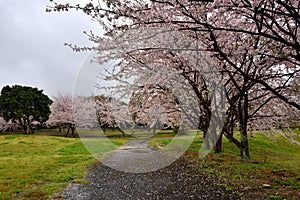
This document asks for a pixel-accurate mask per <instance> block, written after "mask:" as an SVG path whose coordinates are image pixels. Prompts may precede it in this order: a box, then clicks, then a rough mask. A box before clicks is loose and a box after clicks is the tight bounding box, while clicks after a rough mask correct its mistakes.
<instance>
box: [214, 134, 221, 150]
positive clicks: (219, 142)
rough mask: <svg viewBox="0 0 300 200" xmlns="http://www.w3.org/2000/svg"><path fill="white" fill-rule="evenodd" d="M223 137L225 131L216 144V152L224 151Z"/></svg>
mask: <svg viewBox="0 0 300 200" xmlns="http://www.w3.org/2000/svg"><path fill="white" fill-rule="evenodd" d="M222 137H223V133H221V135H220V137H219V139H218V141H217V143H216V145H215V146H214V150H215V153H221V152H222Z"/></svg>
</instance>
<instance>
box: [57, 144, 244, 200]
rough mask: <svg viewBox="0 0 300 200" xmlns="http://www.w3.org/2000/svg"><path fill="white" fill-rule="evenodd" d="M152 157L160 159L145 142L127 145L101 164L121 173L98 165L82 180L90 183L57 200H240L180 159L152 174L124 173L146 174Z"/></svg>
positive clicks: (74, 186)
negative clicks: (61, 199)
mask: <svg viewBox="0 0 300 200" xmlns="http://www.w3.org/2000/svg"><path fill="white" fill-rule="evenodd" d="M154 155H155V156H161V155H160V153H159V151H155V150H154V149H152V148H151V147H149V146H148V145H147V141H143V140H134V141H130V142H128V143H126V144H125V145H123V146H121V147H120V148H119V149H118V150H116V151H114V152H113V153H112V154H111V155H110V156H108V158H107V159H106V160H105V161H103V163H105V164H106V165H109V166H113V168H116V169H118V167H121V166H123V168H122V169H124V171H119V170H116V169H113V168H110V167H107V166H106V165H104V164H103V163H97V164H95V165H93V166H92V167H91V170H90V172H89V173H88V174H87V176H86V177H85V179H87V180H88V181H89V183H88V184H82V185H81V184H75V185H71V186H69V188H67V189H66V190H65V191H64V193H63V194H62V195H60V196H59V197H58V198H64V199H74V200H75V199H76V200H80V199H86V200H88V199H109V200H126V199H128V200H129V199H130V200H133V199H140V200H142V199H149V200H150V199H162V200H163V199H172V200H174V199H179V200H180V199H214V200H215V199H240V197H239V196H238V195H237V194H236V193H234V191H226V190H225V188H224V187H220V186H218V185H217V184H216V183H217V182H218V180H217V178H216V177H213V176H211V175H210V176H208V175H207V174H206V173H205V172H203V171H199V169H195V168H192V167H189V162H188V161H187V160H185V159H183V158H180V159H178V160H177V161H176V162H174V163H172V164H171V165H169V166H167V167H165V168H162V169H159V170H156V171H152V172H147V173H131V172H126V171H127V170H128V171H132V167H133V168H134V171H139V170H145V169H146V170H149V168H147V164H146V165H145V163H147V162H148V163H150V162H149V161H151V160H153V159H154V160H155V159H156V158H155V157H154ZM131 163H133V164H131ZM120 169H121V168H120ZM126 169H127V170H126ZM150 171H151V168H150Z"/></svg>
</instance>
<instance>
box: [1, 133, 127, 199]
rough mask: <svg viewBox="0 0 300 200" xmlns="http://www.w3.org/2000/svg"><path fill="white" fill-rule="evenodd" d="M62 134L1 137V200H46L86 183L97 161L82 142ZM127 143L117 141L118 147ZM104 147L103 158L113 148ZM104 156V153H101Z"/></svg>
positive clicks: (102, 146) (120, 140) (115, 140)
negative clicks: (90, 165) (18, 199)
mask: <svg viewBox="0 0 300 200" xmlns="http://www.w3.org/2000/svg"><path fill="white" fill-rule="evenodd" d="M51 134H52V135H59V133H58V131H55V130H54V131H52V132H49V131H42V132H38V133H36V135H21V134H6V135H0V145H1V149H0V199H15V198H21V199H46V198H47V197H49V195H51V194H52V193H55V192H59V191H61V190H62V189H63V188H64V187H66V185H67V184H68V183H76V182H82V177H83V176H84V175H85V174H86V173H87V171H88V168H87V166H88V165H89V164H91V163H93V162H95V161H96V159H95V158H94V157H93V156H92V155H91V154H90V152H89V151H88V150H87V149H86V148H85V146H84V145H83V144H82V142H81V139H79V138H66V137H59V136H49V135H51ZM126 141H127V140H125V139H118V138H115V139H114V143H115V144H116V145H122V144H123V143H124V142H126ZM105 145H107V144H106V143H103V144H102V145H101V149H100V150H101V151H102V156H104V155H105V153H107V151H108V150H109V149H110V148H106V146H105ZM100 153H101V152H100Z"/></svg>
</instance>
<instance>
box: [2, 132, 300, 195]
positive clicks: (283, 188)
mask: <svg viewBox="0 0 300 200" xmlns="http://www.w3.org/2000/svg"><path fill="white" fill-rule="evenodd" d="M84 131H86V132H84ZM81 132H82V134H83V135H87V138H86V139H87V140H90V139H93V137H94V136H95V135H96V134H97V132H96V130H91V131H87V130H81ZM50 135H52V136H50ZM62 136H63V135H62V133H59V132H58V131H57V130H52V131H49V130H46V131H38V132H37V133H35V135H22V134H3V135H0V144H1V149H0V199H16V198H18V199H46V198H48V197H49V196H50V195H51V194H53V193H56V192H60V191H62V189H63V188H64V187H66V186H67V184H69V183H81V182H84V181H83V179H82V178H83V177H84V175H85V174H86V173H87V171H88V167H87V166H88V165H90V164H91V163H94V162H96V161H97V159H96V158H95V157H93V155H91V153H90V152H89V151H88V150H87V149H86V147H85V146H84V145H83V143H82V141H84V140H83V139H80V138H66V137H62ZM106 136H107V137H108V138H110V140H111V141H113V143H114V145H116V146H120V145H122V144H124V143H125V142H127V141H128V140H130V139H151V140H152V141H151V145H152V146H156V147H160V148H161V147H163V146H165V145H167V144H169V143H170V141H171V140H172V139H174V134H173V133H172V132H171V131H162V132H161V133H159V134H156V135H154V136H152V137H145V138H140V137H135V136H132V135H131V136H128V137H122V135H121V133H118V132H116V131H115V132H113V131H108V132H107V133H106ZM91 141H92V142H91V144H92V145H91V147H93V141H94V140H91ZM178 142H180V141H179V140H178ZM84 143H85V145H86V144H89V143H86V142H84ZM202 143H203V142H202V140H201V135H197V137H196V139H195V140H194V141H193V143H192V145H191V146H190V147H189V149H188V151H187V152H186V154H185V156H186V157H187V158H189V159H190V160H191V161H192V162H191V165H194V166H192V167H197V168H199V170H205V171H207V172H208V173H211V174H218V175H219V177H222V178H223V179H224V183H223V184H221V185H220V187H226V189H228V190H231V189H232V188H234V187H238V188H237V189H239V190H240V191H242V192H243V193H245V194H248V196H249V195H250V196H249V199H257V198H256V196H253V195H254V194H261V195H266V197H267V198H268V199H281V198H282V197H287V196H288V197H289V198H288V199H298V198H299V199H300V193H299V191H300V146H297V145H295V144H290V143H289V142H288V141H287V140H286V139H284V138H282V137H281V136H276V137H275V140H271V139H269V138H267V137H265V136H264V135H263V134H261V133H256V134H255V135H254V137H251V138H249V144H250V153H251V161H250V162H242V161H241V160H240V158H239V152H238V149H237V148H236V147H235V146H234V145H233V144H232V143H230V142H228V141H227V140H226V139H225V138H224V144H223V152H222V153H220V154H215V153H213V152H211V153H210V154H209V155H208V156H206V157H205V158H204V159H199V158H198V153H199V148H200V146H201V145H202ZM96 146H97V148H95V152H97V158H103V157H104V156H105V154H106V153H107V152H109V151H111V150H112V148H111V146H109V145H108V144H107V143H106V142H103V143H101V141H100V143H99V141H98V142H97V145H96ZM99 146H101V148H98V147H99ZM89 149H90V150H92V151H93V148H89ZM263 184H269V185H270V186H271V188H270V189H264V188H262V185H263ZM251 195H252V196H251Z"/></svg>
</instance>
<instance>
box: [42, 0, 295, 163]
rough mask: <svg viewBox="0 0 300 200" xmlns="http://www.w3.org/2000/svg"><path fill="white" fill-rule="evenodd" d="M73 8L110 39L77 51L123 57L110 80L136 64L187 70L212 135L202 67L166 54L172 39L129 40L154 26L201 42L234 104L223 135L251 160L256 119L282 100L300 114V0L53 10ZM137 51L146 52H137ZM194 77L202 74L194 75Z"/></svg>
mask: <svg viewBox="0 0 300 200" xmlns="http://www.w3.org/2000/svg"><path fill="white" fill-rule="evenodd" d="M70 8H76V9H81V10H82V11H83V12H85V13H86V14H88V15H91V17H93V18H94V19H96V20H97V21H99V23H100V24H101V26H102V27H103V28H104V29H105V31H106V36H104V37H98V36H95V35H94V34H93V33H90V34H88V36H89V37H90V39H91V40H92V41H94V42H96V44H97V45H98V46H97V47H94V48H86V47H84V48H79V47H77V46H72V45H69V46H70V47H72V48H73V49H74V50H77V51H80V50H89V49H95V50H98V51H100V52H103V51H105V54H103V55H102V57H101V56H100V57H101V58H99V61H100V62H105V61H108V60H112V59H115V60H117V59H122V62H121V63H120V64H119V65H118V66H117V67H118V68H119V69H120V73H116V74H114V75H112V76H110V78H112V79H114V80H116V79H118V78H119V77H118V76H120V74H123V75H124V74H125V75H126V74H129V73H132V74H135V73H137V71H138V70H135V71H133V70H128V69H129V68H130V67H131V68H133V67H135V68H137V64H138V65H140V64H141V63H142V64H145V63H153V60H164V61H165V60H169V61H170V62H169V63H168V66H169V67H170V66H172V67H173V68H176V69H177V70H182V72H183V73H182V75H184V76H185V79H186V80H188V82H189V84H190V85H194V86H197V88H196V87H194V92H196V93H197V94H198V95H197V97H198V99H199V102H201V104H200V105H201V106H199V108H200V110H203V112H201V113H206V114H205V115H203V116H204V117H203V119H204V120H201V122H204V124H202V125H200V126H199V128H200V129H201V127H202V128H203V127H204V128H203V130H204V132H205V130H207V126H208V124H209V123H208V122H205V121H206V120H208V121H209V120H210V121H211V119H214V118H215V117H216V116H214V115H212V112H211V105H210V103H211V102H212V101H211V99H210V98H205V95H203V92H204V93H205V91H206V88H205V87H203V84H204V83H205V82H204V83H203V82H202V85H201V87H199V81H198V82H197V81H195V78H196V79H197V77H203V75H200V76H199V72H198V73H197V71H196V70H195V69H194V70H193V64H195V63H192V64H191V63H188V64H187V63H186V62H184V60H186V59H183V58H188V56H187V55H182V53H178V52H176V53H174V51H166V48H165V47H169V45H168V43H167V42H168V41H170V37H169V38H168V37H164V36H163V37H156V39H158V40H159V41H160V44H159V45H158V46H155V47H154V46H153V44H152V45H144V46H142V48H141V46H139V45H140V44H133V43H130V41H132V38H134V37H137V36H139V35H140V36H146V35H147V34H141V32H142V30H143V29H144V30H147V31H149V30H151V29H152V28H153V27H156V28H157V27H159V28H162V29H163V30H176V31H179V32H181V33H182V38H189V39H190V40H191V39H192V40H195V41H196V43H197V46H200V47H201V48H202V49H201V50H202V51H206V52H207V53H208V54H209V55H210V56H211V58H212V59H213V60H214V63H215V66H217V67H218V70H219V71H220V73H222V76H223V83H224V85H225V88H226V92H227V93H226V94H227V101H228V103H229V105H230V106H229V109H228V111H227V117H226V123H225V126H224V129H223V133H224V134H225V136H227V137H228V138H229V139H230V140H231V141H233V142H234V143H235V144H236V145H237V146H238V147H239V148H240V151H241V156H242V157H243V158H244V159H245V160H247V159H249V158H250V156H249V149H248V139H247V131H248V129H249V127H248V122H249V121H251V126H252V125H253V124H254V122H255V123H256V124H260V122H262V121H264V120H266V119H267V118H266V117H265V118H263V117H258V115H260V116H264V115H265V116H266V115H268V112H269V111H271V110H272V108H273V110H274V108H276V109H277V110H276V109H275V110H274V111H275V112H280V108H279V107H278V106H275V105H276V103H277V105H278V103H279V102H278V99H280V102H282V103H280V104H279V105H284V107H287V108H289V109H292V107H293V110H294V109H296V110H294V111H295V112H297V110H299V109H300V106H299V92H298V91H299V90H297V89H295V88H297V86H298V85H299V80H300V79H299V66H300V65H299V61H300V56H299V54H300V53H299V49H300V48H299V34H300V31H299V28H298V27H299V2H298V1H296V0H287V1H284V2H282V1H272V0H267V1H265V0H252V1H238V0H231V1H229V0H228V1H227V0H226V1H223V0H222V1H221V0H215V1H214V2H211V3H203V2H199V1H188V0H164V1H157V0H150V1H127V0H104V1H103V4H94V3H93V2H90V3H88V4H86V5H85V6H80V5H76V6H71V5H70V4H57V3H55V4H54V7H49V8H47V10H48V11H51V10H54V11H63V10H66V9H70ZM146 28H148V29H146ZM124 31H127V36H128V35H129V38H128V37H127V36H125V38H126V39H125V41H126V42H127V43H129V44H127V45H124V37H123V38H122V40H121V41H118V40H114V39H116V37H115V36H120V34H122V33H124ZM128 31H130V34H128ZM137 33H138V34H137ZM153 35H154V34H152V36H153ZM147 36H151V34H148V35H147ZM130 37H132V38H130ZM150 41H151V42H153V41H154V39H152V40H150ZM181 41H182V40H181ZM183 41H184V40H183ZM155 44H158V43H157V42H156V43H155ZM131 45H136V46H139V47H138V48H137V47H136V46H134V47H132V46H131ZM181 47H182V45H181ZM194 47H195V46H194ZM116 49H117V50H118V52H116ZM137 49H139V51H133V50H137ZM173 49H174V48H173ZM194 49H195V48H194ZM120 52H121V53H120ZM132 60H134V62H133V61H132ZM187 71H188V72H187ZM195 71H196V72H195ZM192 73H194V74H198V75H194V76H192ZM148 85H149V84H148ZM204 85H205V84H204ZM121 88H122V87H121ZM199 88H202V89H200V90H199ZM200 91H201V92H200ZM207 94H208V93H206V96H207ZM208 96H209V95H208ZM283 110H285V109H283ZM281 111H282V110H281ZM286 111H287V110H286ZM278 115H279V114H273V115H272V117H268V119H275V118H276V117H278ZM280 116H284V114H280ZM212 121H214V120H212ZM236 123H238V125H239V130H240V133H241V134H240V135H241V139H240V142H239V141H237V140H236V139H235V138H234V137H233V132H232V130H233V126H234V125H235V124H236Z"/></svg>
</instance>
